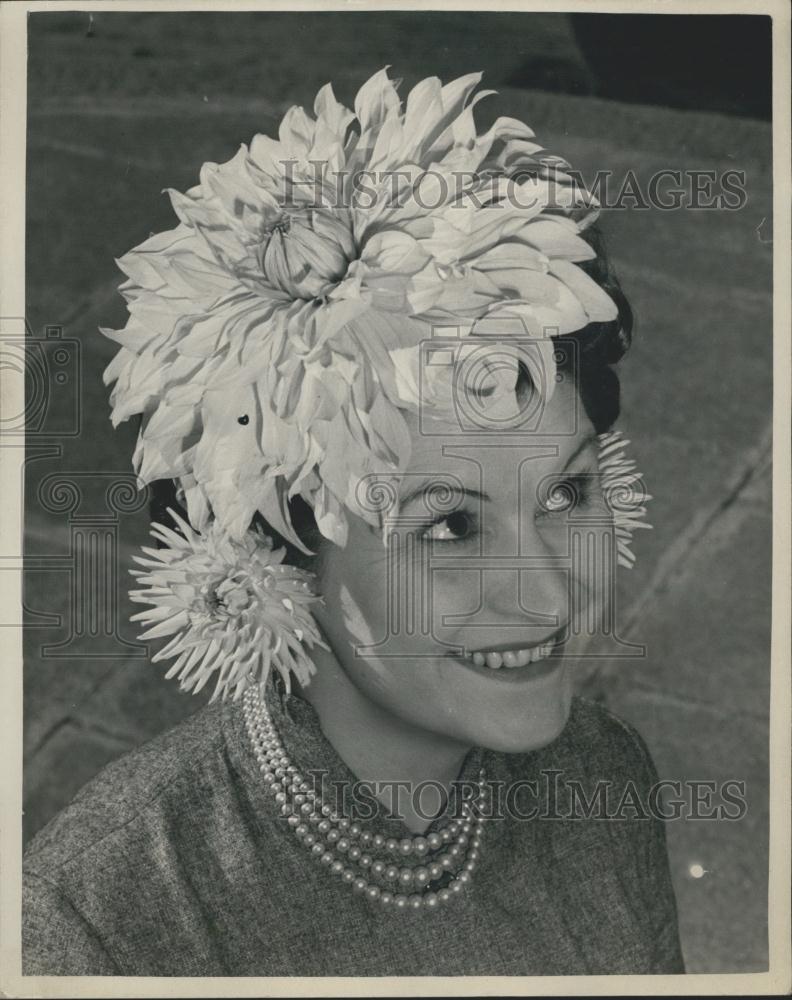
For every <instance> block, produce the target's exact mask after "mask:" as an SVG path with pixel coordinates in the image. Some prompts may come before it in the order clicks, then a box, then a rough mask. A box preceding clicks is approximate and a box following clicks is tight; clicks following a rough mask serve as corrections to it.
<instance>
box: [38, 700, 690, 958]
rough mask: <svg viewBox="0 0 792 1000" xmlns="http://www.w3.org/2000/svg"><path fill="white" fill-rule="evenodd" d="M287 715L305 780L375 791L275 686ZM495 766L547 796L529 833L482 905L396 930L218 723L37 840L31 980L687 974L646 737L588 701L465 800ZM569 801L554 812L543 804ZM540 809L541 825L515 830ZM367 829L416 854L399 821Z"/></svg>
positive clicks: (502, 852)
mask: <svg viewBox="0 0 792 1000" xmlns="http://www.w3.org/2000/svg"><path fill="white" fill-rule="evenodd" d="M267 704H268V707H269V710H270V712H271V714H272V716H273V719H274V721H275V723H276V725H277V727H278V729H279V730H280V732H281V737H282V740H283V743H284V746H285V748H286V750H287V752H288V754H289V756H290V757H291V759H292V761H293V762H294V763H295V764H296V765H297V766H298V767H299V768H300V770H301V771H303V773H307V772H309V771H311V770H322V771H323V772H325V773H326V775H327V778H328V779H330V780H332V781H334V782H335V781H340V782H354V781H355V776H354V775H353V774H351V772H350V771H349V769H348V768H347V766H346V765H345V764H344V762H343V761H342V760H341V758H340V757H339V756H338V755H337V753H336V752H335V750H334V748H333V747H332V745H331V744H330V743H329V742H328V740H327V739H326V738H325V736H324V735H323V733H322V730H321V726H320V723H319V719H318V717H317V715H316V713H315V711H314V710H313V708H312V707H311V706H310V705H309V704H308V703H307V702H306V701H304V700H303V699H301V698H299V697H297V696H295V695H291V696H284V695H283V694H282V692H279V691H278V690H276V688H275V686H274V685H273V684H270V686H269V687H268V690H267ZM482 762H483V764H484V766H485V768H486V773H487V778H488V780H489V781H492V782H503V783H504V785H503V787H504V788H507V787H509V786H512V787H513V786H514V783H515V782H518V781H519V782H521V783H522V784H521V786H520V787H521V790H522V791H524V792H526V793H531V790H532V788H533V789H534V790H535V789H538V790H539V793H540V794H538V795H537V796H536V797H535V798H534V799H533V800H531V801H529V798H525V797H524V796H523V797H521V795H520V794H518V793H515V794H513V795H512V805H513V808H512V810H511V813H512V814H511V815H506V816H505V818H493V819H491V820H489V821H488V822H487V824H486V828H485V833H484V836H483V844H482V849H481V860H480V861H479V865H478V868H477V870H476V872H475V877H474V880H473V881H472V883H471V884H470V885H469V886H467V887H466V888H465V890H464V891H463V892H462V893H460V894H458V895H457V896H456V897H455V898H454V899H453V900H451V901H450V902H449V903H448V904H446V905H445V906H442V907H440V908H439V909H435V910H419V911H414V910H411V909H408V910H405V911H394V910H392V908H389V909H386V908H384V907H383V906H382V905H380V904H378V903H374V902H371V901H369V900H367V899H366V898H365V897H362V896H359V895H357V894H356V893H354V892H352V891H351V890H350V887H349V886H348V885H346V884H344V883H342V882H341V880H339V879H337V878H335V877H333V875H331V874H330V872H329V871H328V870H327V869H326V868H325V867H323V866H322V865H320V864H319V862H318V861H317V860H316V859H315V858H312V857H311V856H310V854H309V852H308V851H307V850H306V848H305V846H304V845H302V844H301V843H300V842H299V840H298V839H297V838H296V837H295V836H294V833H293V832H292V830H291V828H290V827H289V826H288V825H287V823H286V821H285V819H284V818H283V817H282V816H281V815H280V813H279V811H278V805H277V804H276V803H275V801H274V797H273V796H272V794H271V793H270V792H268V791H267V789H266V787H265V786H264V784H263V782H262V780H261V774H260V772H259V770H258V765H257V763H256V759H255V757H254V754H253V750H252V747H251V745H250V741H249V737H248V734H247V730H246V727H245V722H244V718H243V716H242V711H241V705H240V703H238V702H237V703H227V704H224V705H213V706H209V707H208V708H205V709H202V710H200V711H199V712H198V713H196V715H195V716H193V717H192V718H191V719H190V720H188V721H187V722H186V723H184V724H182V725H180V726H178V727H177V728H175V729H173V730H171V731H170V732H168V733H166V734H164V735H163V736H160V737H158V738H157V739H155V740H153V741H151V742H150V743H148V744H146V745H145V746H143V747H142V748H140V749H138V750H135V751H134V752H132V753H130V754H128V755H126V756H125V757H122V758H121V759H119V760H118V761H116V762H114V763H113V764H111V765H109V766H108V767H107V768H105V769H104V771H102V772H101V774H99V776H98V777H96V778H95V779H94V780H93V781H92V782H91V783H90V784H89V785H87V786H86V787H85V788H84V789H83V790H82V791H81V792H80V793H79V795H78V796H77V797H76V798H75V799H74V801H73V802H72V803H71V805H69V806H68V807H67V808H66V809H64V810H63V812H61V813H60V814H59V815H58V816H57V817H56V818H55V819H54V820H53V821H52V822H51V823H49V824H48V825H47V826H46V827H45V828H44V829H43V830H42V831H41V832H40V833H39V835H38V836H37V837H36V838H35V839H34V840H33V842H32V843H31V845H30V846H29V848H28V850H27V852H26V854H25V859H24V877H23V886H24V893H23V896H24V899H23V972H24V974H26V975H34V974H35V975H137V976H391V975H405V976H421V975H425V976H462V975H476V976H478V975H488V976H498V975H509V976H514V975H583V974H625V973H633V974H641V973H646V974H650V973H679V972H684V967H683V961H682V955H681V950H680V945H679V936H678V930H677V917H676V904H675V900H674V893H673V889H672V885H671V880H670V875H669V867H668V858H667V854H666V846H665V834H664V830H663V825H662V821H660V820H658V819H656V818H653V816H652V815H651V812H650V810H648V809H647V808H646V806H647V800H648V796H649V793H650V789H651V787H652V786H653V784H655V783H656V781H657V775H656V772H655V768H654V765H653V764H652V761H651V758H650V756H649V753H648V751H647V749H646V746H645V745H644V743H643V741H642V739H641V738H640V736H638V734H637V733H636V732H635V730H634V729H632V727H630V726H628V725H627V724H626V723H624V722H622V721H621V720H619V719H618V718H616V717H615V716H614V715H612V714H611V713H610V712H608V711H607V710H606V709H604V708H603V707H602V706H600V705H598V704H596V703H593V702H589V701H586V700H584V699H581V698H575V699H574V700H573V704H572V710H571V714H570V718H569V721H568V723H567V725H566V727H565V728H564V730H563V732H562V734H561V735H560V736H559V737H558V738H557V739H556V740H555V741H554V742H553V743H551V744H550V745H549V746H547V747H545V748H543V749H541V750H539V751H534V752H532V753H527V754H500V753H493V752H490V751H483V750H480V749H475V750H471V751H470V752H469V753H468V755H467V757H466V758H465V761H464V764H463V767H462V770H461V773H460V776H459V778H460V780H462V781H466V780H474V779H475V778H476V777H477V775H478V768H479V766H480V764H481V763H482ZM531 781H534V782H536V785H535V786H530V785H529V784H528V783H529V782H531ZM573 782H578V783H579V786H578V787H579V788H580V790H581V791H582V792H583V794H584V795H587V796H588V797H589V799H590V801H592V800H593V798H594V796H595V791H596V789H597V788H599V789H600V792H602V789H603V787H604V788H605V789H606V792H607V801H608V803H609V805H608V810H607V811H608V812H609V813H611V814H612V813H613V812H614V806H618V804H619V803H620V802H621V806H622V807H621V808H616V809H615V812H616V813H617V815H616V816H613V815H612V816H611V818H609V819H608V818H604V817H603V816H601V815H600V814H599V813H598V811H597V809H596V808H595V809H594V810H593V813H592V814H591V815H589V816H588V818H587V817H586V815H585V810H584V811H582V812H581V810H580V809H577V810H571V809H570V802H571V801H572V800H571V799H569V795H568V792H567V789H568V788H570V787H572V783H573ZM598 783H599V784H598ZM603 783H606V784H604V785H603ZM551 786H552V787H554V788H555V789H556V791H557V795H556V799H555V800H554V801H553V802H551V804H550V808H549V810H548V808H547V803H546V797H545V796H544V794H543V791H542V790H543V789H547V788H549V787H551ZM559 789H560V791H559ZM632 790H635V792H636V793H637V794H633V791H632ZM581 801H582V800H581ZM630 803H632V804H630ZM532 806H533V807H534V809H535V808H536V807H539V814H538V815H535V816H534V818H531V819H523V818H520V817H519V816H517V815H515V813H516V812H517V811H520V812H522V813H524V814H529V811H530V809H531V807H532ZM443 822H444V818H443V817H442V816H439V817H438V818H437V819H436V820H435V821H433V823H432V825H431V826H430V827H429V831H427V832H431V831H432V830H434V829H439V828H440V827H441V826H442V825H443ZM364 827H365V828H367V829H371V830H372V831H379V832H382V833H383V834H385V836H388V837H404V836H408V835H409V831H408V830H407V829H406V828H405V827H404V825H403V824H402V822H401V821H400V820H399V819H398V818H396V817H393V816H391V815H389V814H388V813H387V812H386V810H385V807H384V806H379V805H378V806H377V814H376V815H375V816H374V818H373V819H371V820H370V821H366V822H365V823H364Z"/></svg>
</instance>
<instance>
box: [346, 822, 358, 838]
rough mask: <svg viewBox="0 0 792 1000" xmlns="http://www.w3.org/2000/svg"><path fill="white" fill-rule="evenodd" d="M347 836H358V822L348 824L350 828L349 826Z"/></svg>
mask: <svg viewBox="0 0 792 1000" xmlns="http://www.w3.org/2000/svg"><path fill="white" fill-rule="evenodd" d="M349 836H350V837H359V836H360V823H353V824H352V825H351V826H350V828H349Z"/></svg>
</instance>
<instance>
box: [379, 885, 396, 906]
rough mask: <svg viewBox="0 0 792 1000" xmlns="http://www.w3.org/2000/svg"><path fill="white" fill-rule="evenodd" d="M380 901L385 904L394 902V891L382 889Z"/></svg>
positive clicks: (388, 904)
mask: <svg viewBox="0 0 792 1000" xmlns="http://www.w3.org/2000/svg"><path fill="white" fill-rule="evenodd" d="M379 901H380V903H382V904H383V905H384V906H390V904H391V903H392V902H393V893H392V892H388V890H387V889H384V890H383V891H382V892H381V893H380V898H379Z"/></svg>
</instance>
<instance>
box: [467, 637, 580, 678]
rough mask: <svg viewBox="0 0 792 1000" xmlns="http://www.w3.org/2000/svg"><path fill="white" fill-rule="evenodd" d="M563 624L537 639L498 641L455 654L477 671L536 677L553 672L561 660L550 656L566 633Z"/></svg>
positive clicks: (515, 676)
mask: <svg viewBox="0 0 792 1000" xmlns="http://www.w3.org/2000/svg"><path fill="white" fill-rule="evenodd" d="M565 630H566V625H564V626H563V627H562V628H560V629H557V630H556V631H555V632H553V633H551V635H549V636H547V638H545V639H543V640H541V641H540V642H537V643H531V644H530V645H528V644H522V645H517V644H514V643H511V644H509V645H506V644H501V645H500V646H487V647H486V648H484V647H482V648H481V649H477V650H473V651H471V652H469V653H467V654H466V655H464V656H455V657H454V658H455V659H456V660H457V661H458V662H459V663H462V664H464V665H465V666H466V667H468V668H469V669H471V670H474V671H476V672H477V673H487V674H490V675H491V674H492V673H495V674H497V675H499V676H500V677H509V678H512V679H515V680H516V679H517V678H518V677H523V678H531V679H538V678H539V677H543V676H545V675H547V674H551V673H554V672H555V671H556V670H557V669H558V667H559V666H560V664H561V660H562V658H561V657H560V656H553V655H552V654H553V653H554V652H555V650H556V648H557V647H558V645H559V644H560V641H561V639H562V637H563V635H564V633H565Z"/></svg>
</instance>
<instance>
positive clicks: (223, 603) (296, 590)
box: [130, 510, 325, 701]
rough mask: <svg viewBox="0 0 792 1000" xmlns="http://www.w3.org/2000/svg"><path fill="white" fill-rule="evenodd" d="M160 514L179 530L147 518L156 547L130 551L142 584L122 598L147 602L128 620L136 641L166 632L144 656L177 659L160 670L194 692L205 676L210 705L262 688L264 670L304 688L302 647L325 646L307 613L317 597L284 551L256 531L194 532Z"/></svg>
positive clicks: (306, 662) (214, 528) (306, 665)
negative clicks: (138, 628)
mask: <svg viewBox="0 0 792 1000" xmlns="http://www.w3.org/2000/svg"><path fill="white" fill-rule="evenodd" d="M169 513H170V515H171V516H172V517H173V519H174V521H175V522H176V524H177V525H178V527H179V528H180V529H181V531H182V532H183V534H178V533H177V532H176V531H172V530H171V529H170V528H167V527H164V526H163V525H161V524H153V525H152V528H151V534H152V535H153V536H154V537H155V538H157V539H158V540H159V541H161V542H164V543H165V547H164V548H161V549H153V548H148V547H144V549H143V551H144V552H146V553H147V556H146V557H143V556H135V561H136V562H138V563H139V564H140V565H141V566H143V567H144V569H143V570H130V572H131V573H132V575H133V576H134V577H136V579H137V581H138V583H140V584H145V589H141V590H133V591H131V592H130V596H131V598H132V600H133V601H136V602H138V603H141V604H151V605H152V607H151V608H148V609H147V610H146V611H141V612H140V613H139V614H136V615H133V617H132V621H140V622H143V623H144V625H146V626H148V627H147V629H146V631H145V632H143V634H142V635H141V636H140V637H139V638H140V639H158V638H162V637H164V636H171V637H172V638H171V639H170V641H169V642H168V643H167V645H166V646H164V647H163V648H162V649H161V650H160V651H159V652H158V653H157V654H156V655H155V656H154V657H153V659H154V661H157V660H162V659H168V658H171V657H174V656H175V657H177V659H176V662H175V663H174V664H173V666H172V667H171V668H170V670H169V671H168V673H167V674H166V676H167V677H178V679H179V682H180V686H181V687H182V689H183V690H185V691H192V692H194V693H197V692H198V691H200V690H201V688H203V687H204V685H205V684H206V683H207V682H208V681H209V680H212V679H213V680H214V682H215V689H214V694H213V695H212V700H213V701H214V700H215V699H216V698H217V697H218V696H222V697H225V696H226V695H227V694H228V693H229V692H232V693H233V696H234V698H238V697H239V696H240V695H241V694H242V692H243V691H244V690H245V688H246V687H248V686H250V685H251V684H256V683H258V684H263V683H264V682H265V681H266V679H267V676H268V674H269V670H270V667H271V666H274V667H275V668H276V669H277V670H278V672H279V673H280V674H281V676H282V677H283V679H284V681H285V683H286V688H287V690H290V687H291V683H290V677H291V673H292V672H293V673H294V675H295V676H296V677H297V679H298V680H299V681H300V683H301V684H306V683H307V682H308V680H309V678H310V676H311V674H312V673H314V671H315V668H314V665H313V663H312V662H311V660H310V658H309V657H308V656H307V654H306V653H305V650H304V649H303V644H305V645H307V646H309V647H310V646H312V645H313V644H314V643H316V644H318V645H321V646H324V645H325V644H324V642H322V640H321V638H320V636H319V632H318V629H317V626H316V622H315V621H314V618H313V616H312V614H311V611H310V605H311V604H312V603H313V602H314V601H316V600H318V599H319V598H318V597H317V595H316V594H315V593H314V592H313V589H312V575H311V574H310V573H307V572H305V571H303V570H300V569H296V568H295V567H294V566H289V565H285V564H284V563H283V562H282V560H283V556H284V553H285V550H284V549H273V547H272V541H271V539H270V538H268V537H267V536H266V535H263V534H261V533H259V532H257V531H249V532H248V533H247V534H246V535H245V536H244V537H243V538H241V539H239V540H236V539H233V538H231V537H230V536H229V535H227V534H226V533H225V532H224V531H222V529H221V528H220V527H219V525H218V524H217V523H216V522H214V523H212V525H211V526H210V527H209V528H208V529H207V530H206V531H205V532H204V533H203V534H199V533H198V532H197V531H194V530H193V529H192V528H191V527H190V525H188V524H186V523H185V521H184V520H183V519H182V518H180V517H179V516H178V514H176V513H175V512H174V511H170V510H169Z"/></svg>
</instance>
